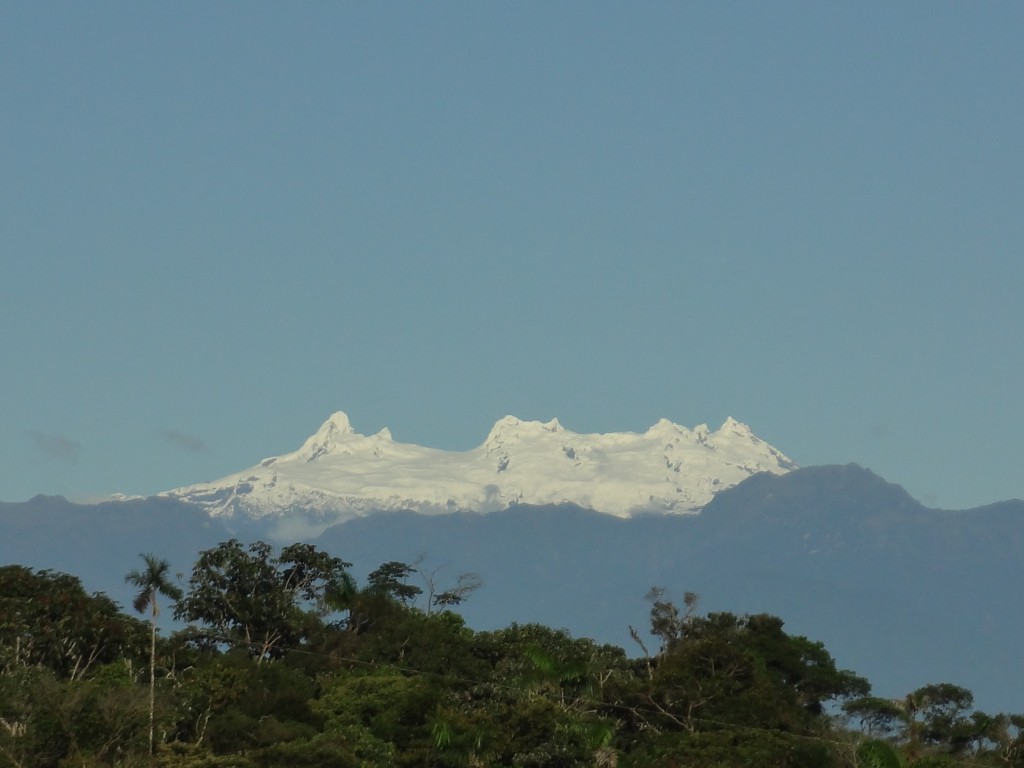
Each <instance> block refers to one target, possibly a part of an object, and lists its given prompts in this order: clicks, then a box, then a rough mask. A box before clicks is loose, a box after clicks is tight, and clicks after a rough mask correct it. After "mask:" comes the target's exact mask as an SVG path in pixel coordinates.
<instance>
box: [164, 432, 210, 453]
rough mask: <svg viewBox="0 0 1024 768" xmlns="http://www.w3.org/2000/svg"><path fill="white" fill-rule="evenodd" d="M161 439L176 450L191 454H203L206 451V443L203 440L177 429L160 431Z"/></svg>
mask: <svg viewBox="0 0 1024 768" xmlns="http://www.w3.org/2000/svg"><path fill="white" fill-rule="evenodd" d="M160 437H162V438H163V439H164V440H166V441H167V442H168V443H170V444H171V445H173V446H174V447H175V448H181V450H183V451H189V452H190V453H201V452H202V451H205V450H206V443H205V442H204V441H203V438H201V437H198V436H197V435H190V434H188V433H186V432H179V431H178V430H176V429H162V430H160Z"/></svg>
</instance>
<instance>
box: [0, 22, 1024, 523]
mask: <svg viewBox="0 0 1024 768" xmlns="http://www.w3.org/2000/svg"><path fill="white" fill-rule="evenodd" d="M0 17H2V19H3V23H2V24H0V96H2V101H0V103H2V107H0V115H2V119H0V131H2V135H3V141H4V147H5V149H6V150H7V151H6V152H4V155H3V160H2V166H0V167H2V169H3V172H2V173H0V233H2V240H0V242H2V244H3V248H4V258H3V259H0V307H2V312H3V315H2V318H3V322H2V323H0V343H2V349H3V351H4V363H5V365H4V376H3V377H2V378H0V395H2V396H3V401H4V403H5V406H4V407H3V408H2V409H0V413H2V422H0V466H2V467H3V472H2V473H0V500H4V501H19V500H24V499H27V498H29V497H31V496H34V495H36V494H38V493H46V494H62V495H65V496H68V497H69V498H73V499H80V500H82V499H90V498H98V497H101V496H105V495H107V494H110V493H114V492H122V493H127V494H142V495H148V494H153V493H157V492H160V491H165V490H168V489H171V488H176V487H180V486H183V485H188V484H194V483H201V482H204V481H209V480H213V479H216V478H220V477H223V476H225V475H228V474H231V473H233V472H237V471H240V470H242V469H244V468H245V467H249V466H252V465H253V464H254V463H256V462H257V461H259V460H260V459H262V458H264V457H266V456H271V455H275V454H282V453H287V452H290V451H294V450H296V449H297V448H298V447H299V446H300V445H301V444H302V442H303V440H304V439H305V438H306V437H308V436H309V435H311V434H312V433H313V432H314V431H315V430H316V428H317V427H318V426H319V425H320V424H321V423H322V422H323V421H324V419H326V418H327V417H328V416H329V415H330V414H331V413H332V412H334V411H337V410H344V411H346V412H347V413H348V414H349V415H350V416H351V418H352V421H353V425H354V427H355V429H356V430H357V431H359V432H361V433H363V434H373V433H375V432H377V431H379V430H380V429H381V428H383V427H389V428H390V429H391V431H392V433H393V434H394V437H395V439H396V440H399V441H402V442H407V443H417V444H419V445H425V446H429V447H436V448H444V449H447V450H469V449H470V448H473V447H475V446H477V445H479V444H480V443H481V442H482V441H483V440H484V439H485V438H486V436H487V432H488V430H489V429H490V427H491V425H492V424H494V422H495V421H497V420H498V419H499V418H501V417H503V416H505V415H507V414H511V415H515V416H517V417H519V418H522V419H525V420H539V421H548V420H550V419H551V418H556V417H557V418H558V419H559V420H560V421H561V423H562V424H564V425H565V426H566V427H567V428H569V429H571V430H574V431H576V432H581V433H602V432H621V431H643V430H645V429H647V428H648V427H649V426H650V425H652V424H654V423H656V422H657V421H658V420H659V419H660V418H667V419H669V420H671V421H673V422H675V423H678V424H682V425H685V426H688V427H694V426H696V425H697V424H699V423H702V422H703V423H707V424H709V425H711V426H712V427H716V426H717V425H719V424H721V423H722V422H723V421H724V420H725V419H726V417H728V416H732V417H735V418H736V419H738V420H739V421H741V422H744V423H746V424H748V425H749V426H750V427H751V429H752V430H753V431H754V433H755V434H757V435H758V436H759V437H761V438H762V439H764V440H766V441H767V442H769V443H771V444H772V445H774V446H776V447H777V448H778V449H779V450H781V451H783V452H785V453H786V454H787V455H788V456H790V457H791V458H792V459H793V460H794V461H796V462H797V463H798V464H800V465H802V466H808V465H813V464H828V463H847V462H851V461H852V462H857V463H859V464H862V465H863V466H866V467H868V468H870V469H871V470H872V471H874V472H876V473H877V474H879V475H881V476H883V477H884V478H885V479H887V480H889V481H891V482H894V483H899V484H901V485H903V486H904V487H906V488H907V490H908V491H909V492H910V493H911V494H912V495H914V496H915V497H916V498H918V499H919V500H921V501H922V502H924V503H926V504H928V505H930V506H936V507H945V508H966V507H971V506H976V505H980V504H985V503H989V502H994V501H998V500H1002V499H1007V498H1012V497H1017V498H1021V497H1024V475H1022V473H1021V471H1020V455H1021V449H1020V442H1021V435H1022V433H1024V398H1022V396H1021V392H1020V382H1021V381H1022V380H1024V344H1022V343H1021V337H1022V336H1024V312H1022V311H1021V309H1020V304H1021V296H1022V295H1024V254H1022V252H1021V251H1022V247H1021V246H1022V243H1024V216H1021V211H1024V184H1022V183H1021V179H1024V153H1022V152H1021V140H1020V136H1021V126H1022V125H1024V101H1022V100H1021V99H1020V98H1019V83H1020V81H1021V78H1022V77H1024V47H1022V46H1021V45H1020V44H1019V41H1020V38H1021V32H1022V30H1024V5H1021V4H1013V3H1002V4H995V3H990V4H958V3H952V2H928V3H925V2H909V3H904V4H899V5H893V4H888V3H882V2H865V3H857V4H845V5H832V4H821V3H812V2H786V3H781V4H763V5H754V4H738V3H692V4H683V3H657V4H648V5H644V6H639V7H637V6H628V7H627V6H626V5H624V4H616V3H608V2H595V3H586V4H584V3H575V2H572V3H569V2H566V3H544V4H541V3H524V4H509V5H493V4H474V3H466V2H447V3H440V4H429V5H424V4H416V3H407V2H397V3H390V4H323V5H307V6H286V5H281V4H272V3H266V2H254V3H246V4H233V3H223V4H215V5H208V4H201V3H196V2H185V3H179V4H174V5H158V4H132V3H127V2H109V3H102V4H90V5H85V4H82V5H74V4H56V5H53V4H46V5H43V4H30V3H22V4H18V3H2V4H0Z"/></svg>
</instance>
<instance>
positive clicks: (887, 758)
mask: <svg viewBox="0 0 1024 768" xmlns="http://www.w3.org/2000/svg"><path fill="white" fill-rule="evenodd" d="M904 765H905V763H904V761H903V757H902V756H901V755H900V753H899V751H898V750H897V749H896V748H895V747H894V746H893V745H892V744H890V743H889V742H887V741H882V740H881V739H868V740H866V741H863V742H861V744H860V745H859V746H858V747H857V766H858V768H903V766H904Z"/></svg>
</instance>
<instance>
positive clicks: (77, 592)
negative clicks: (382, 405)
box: [0, 540, 1024, 768]
mask: <svg viewBox="0 0 1024 768" xmlns="http://www.w3.org/2000/svg"><path fill="white" fill-rule="evenodd" d="M130 559H132V558H129V560H130ZM132 565H137V566H139V567H137V568H135V569H132V568H131V566H132ZM349 568H350V566H349V564H348V563H345V562H344V561H342V560H340V559H338V558H336V557H333V556H331V555H329V554H327V553H326V552H323V551H320V550H317V549H316V548H315V547H314V546H312V545H308V544H294V545H291V546H287V547H284V548H282V549H281V550H280V551H276V550H275V549H274V548H273V547H271V546H270V545H267V544H265V543H263V542H256V543H254V544H251V545H244V544H241V543H239V542H238V541H235V540H232V541H228V542H224V543H222V544H220V545H219V546H217V547H214V548H212V549H208V550H206V551H203V552H201V553H200V554H199V555H198V558H197V560H196V562H195V564H194V567H193V569H192V572H191V574H189V575H186V576H183V577H181V579H180V580H179V579H175V578H174V577H173V576H172V574H170V573H169V566H168V564H167V562H166V561H163V560H161V559H159V558H158V557H156V556H153V555H148V554H145V555H142V557H141V561H139V560H136V562H135V563H132V562H126V566H125V571H126V577H125V578H126V581H128V582H129V583H130V584H131V585H132V586H133V588H135V589H136V590H137V597H136V599H135V601H134V604H133V606H132V609H133V610H124V609H122V608H121V607H120V606H119V605H117V604H116V603H115V602H114V601H113V600H111V599H110V598H108V597H107V596H106V595H104V594H102V593H93V594H90V593H88V592H87V591H86V590H85V589H84V588H83V586H82V584H81V582H80V580H79V579H78V578H77V577H75V576H73V575H70V574H65V573H59V572H55V571H45V570H43V571H34V570H32V569H31V568H27V567H24V566H21V565H8V566H3V567H0V768H8V767H10V768H44V767H47V766H69V767H70V766H144V765H151V766H167V767H170V766H183V767H185V768H271V767H273V766H282V767H283V766H300V767H301V766H308V767H309V768H313V767H314V766H324V767H325V768H326V767H327V766H332V767H334V768H348V767H349V766H353V767H354V766H396V767H398V766H409V767H413V766H416V767H420V766H425V767H430V766H453V767H454V766H470V767H473V766H524V767H525V766H537V767H540V766H602V767H609V768H611V767H614V766H621V767H626V766H695V767H702V768H711V767H716V768H719V767H721V768H724V767H726V766H730V767H731V766H736V767H737V768H738V767H739V766H743V767H744V768H746V767H747V766H779V767H782V766H793V767H794V768H795V767H804V766H806V767H807V768H812V767H814V768H817V767H819V766H820V767H821V768H825V767H833V766H834V767H836V768H841V767H846V766H849V767H853V766H870V767H871V768H881V767H883V766H919V767H920V768H927V767H929V766H1014V765H1021V766H1024V716H1019V715H1014V714H986V713H984V712H981V711H978V710H976V709H975V708H974V706H973V697H972V695H971V692H970V691H968V690H966V689H964V688H962V687H959V686H957V685H954V684H952V683H936V684H933V685H927V686H924V687H921V688H919V689H917V690H915V691H910V692H908V693H907V694H906V695H905V696H904V697H902V698H899V699H896V700H892V699H883V698H877V697H873V696H872V695H871V686H870V683H869V682H868V681H867V680H866V679H864V678H863V677H860V676H858V675H857V674H855V673H854V672H851V671H848V670H843V669H840V668H838V667H837V665H836V663H835V661H834V659H833V658H832V657H831V655H830V654H829V652H828V651H827V649H826V648H825V647H824V646H823V645H822V644H821V643H818V642H814V641H812V640H809V639H807V638H805V637H801V636H793V635H789V634H788V633H787V632H786V631H785V630H784V624H783V621H782V620H781V619H780V618H777V617H775V616H771V615H767V614H759V615H742V616H740V615H734V614H732V613H708V614H705V613H702V612H701V611H700V601H699V597H698V596H697V595H695V594H693V593H689V592H686V593H682V594H680V595H678V596H676V595H673V594H672V593H670V592H668V591H666V590H664V589H662V588H652V589H651V591H650V593H649V594H648V595H647V599H648V601H649V602H650V626H648V627H638V628H631V635H632V636H633V638H634V641H635V647H634V648H631V649H630V650H629V652H628V653H627V651H626V650H625V649H622V648H619V647H615V646H610V645H599V644H597V643H595V642H593V641H591V640H588V639H586V638H574V637H571V636H570V635H569V634H567V633H566V632H565V631H562V630H558V629H553V628H550V627H546V626H541V625H536V624H530V625H515V624H514V625H512V626H509V627H507V628H505V629H502V630H499V631H491V632H479V631H474V630H472V629H470V628H469V627H467V626H466V625H465V623H464V622H463V620H462V618H461V617H460V615H459V614H458V608H459V605H460V604H461V603H462V602H463V601H465V600H467V599H471V598H472V593H473V591H474V590H475V588H476V587H477V586H479V580H478V579H477V578H476V577H475V575H474V574H461V575H459V576H457V577H451V578H448V579H446V578H445V577H446V575H447V574H448V571H446V570H445V569H442V568H435V569H430V568H428V567H426V566H424V565H423V564H407V563H402V562H387V563H383V564H382V565H381V566H380V567H379V568H377V569H376V570H375V571H373V572H372V573H371V574H370V575H369V577H368V578H367V579H366V580H365V583H363V584H358V583H356V582H355V580H354V579H353V578H352V577H351V575H350V573H349ZM638 599H640V596H638ZM161 612H164V617H165V618H166V616H167V614H170V615H173V617H174V618H175V619H176V620H177V621H178V622H179V623H178V625H177V626H184V627H185V628H184V629H181V630H178V631H175V632H174V633H173V634H170V635H169V636H167V637H164V636H162V635H161V633H160V631H159V626H160V619H161ZM879 642H880V643H881V642H885V640H884V634H883V633H882V632H881V631H880V632H879ZM965 652H966V651H965Z"/></svg>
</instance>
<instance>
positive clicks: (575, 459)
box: [164, 412, 795, 530]
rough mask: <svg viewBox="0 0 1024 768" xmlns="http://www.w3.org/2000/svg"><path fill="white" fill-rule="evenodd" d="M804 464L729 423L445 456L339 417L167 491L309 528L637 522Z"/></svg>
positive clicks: (503, 439) (505, 427)
mask: <svg viewBox="0 0 1024 768" xmlns="http://www.w3.org/2000/svg"><path fill="white" fill-rule="evenodd" d="M794 467H795V465H794V464H793V462H792V461H791V460H790V459H788V458H787V457H786V456H785V455H784V454H782V453H781V452H780V451H778V450H777V449H775V448H773V447H772V446H770V445H768V444H767V443H765V442H764V441H762V440H760V439H759V438H758V437H756V436H755V435H754V434H753V433H752V432H751V431H750V429H749V428H748V427H747V426H746V425H744V424H741V423H739V422H737V421H735V420H733V419H731V418H730V419H727V420H726V422H725V423H724V424H723V425H722V427H721V428H720V429H718V430H716V431H714V432H712V431H709V430H708V428H707V426H705V425H701V426H698V427H696V428H695V429H693V430H689V429H687V428H685V427H681V426H679V425H677V424H673V423H671V422H669V421H667V420H664V419H662V420H661V421H659V422H658V423H657V424H655V425H654V426H652V427H651V428H650V429H648V430H647V431H646V432H644V433H642V434H639V433H633V432H619V433H610V434H578V433H576V432H572V431H570V430H567V429H565V428H564V427H563V426H562V425H561V424H559V423H558V420H557V419H552V420H551V421H549V422H546V423H541V422H538V421H521V420H519V419H517V418H515V417H513V416H506V417H505V418H503V419H501V420H499V421H498V422H497V423H496V424H495V425H494V427H493V428H492V429H491V432H490V434H489V435H488V436H487V439H486V440H485V441H484V443H483V444H482V445H480V446H479V447H477V448H475V449H473V450H470V451H465V452H455V451H442V450H437V449H432V448H425V447H422V446H419V445H413V444H409V443H399V442H396V441H394V440H393V439H392V437H391V433H390V432H389V431H388V430H387V429H384V430H381V431H380V432H378V433H377V434H375V435H371V436H368V437H367V436H364V435H361V434H358V433H356V432H355V430H353V428H352V426H351V424H350V422H349V419H348V416H346V415H345V414H344V413H342V412H338V413H335V414H334V415H332V416H331V417H330V418H329V419H328V420H327V421H326V422H324V424H323V426H321V427H320V429H319V430H317V432H316V433H315V434H314V435H312V436H311V437H310V438H309V439H307V440H306V441H305V443H304V444H303V445H302V447H301V448H299V450H297V451H295V452H293V453H289V454H286V455H284V456H276V457H272V458H269V459H264V460H263V461H262V462H260V463H259V464H258V465H256V466H254V467H251V468H249V469H246V470H243V471H242V472H238V473H236V474H233V475H229V476H228V477H225V478H223V479H221V480H217V481H214V482H210V483H201V484H198V485H191V486H187V487H184V488H178V489H175V490H173V491H168V492H167V493H166V494H164V495H165V496H169V497H173V498H178V499H181V500H183V501H187V502H191V503H194V504H197V505H199V506H201V507H203V508H205V509H207V510H208V511H209V512H210V514H211V515H214V516H226V517H232V516H241V517H252V518H266V517H281V516H283V515H286V514H288V513H299V512H301V513H302V514H303V515H305V517H304V519H303V520H299V519H297V518H296V517H295V515H294V514H291V515H289V517H290V518H291V519H289V520H288V521H287V522H288V523H289V524H290V527H295V526H301V525H308V526H310V530H316V529H320V530H322V529H323V528H326V527H327V526H328V525H330V524H331V523H334V522H338V521H341V520H345V519H350V518H353V517H359V516H362V515H365V514H368V513H370V512H374V511H379V510H411V511H414V512H418V513H421V514H439V513H448V512H455V511H473V512H491V511H494V510H499V509H504V508H506V507H508V506H509V505H511V504H560V503H573V504H576V505H578V506H581V507H585V508H589V509H594V510H596V511H598V512H604V513H607V514H611V515H615V516H617V517H629V516H631V515H633V514H636V513H638V512H651V511H656V512H684V513H685V512H693V511H695V510H697V509H699V508H700V507H702V506H704V505H705V504H706V503H707V502H708V501H710V500H711V499H712V498H713V497H714V495H715V494H716V493H718V492H719V491H721V490H722V489H724V488H729V487H731V486H733V485H736V484H737V483H739V482H740V481H742V480H745V479H746V478H748V477H750V476H751V475H754V474H757V473H760V472H771V473H776V474H778V473H784V472H787V471H789V470H791V469H793V468H794Z"/></svg>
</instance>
